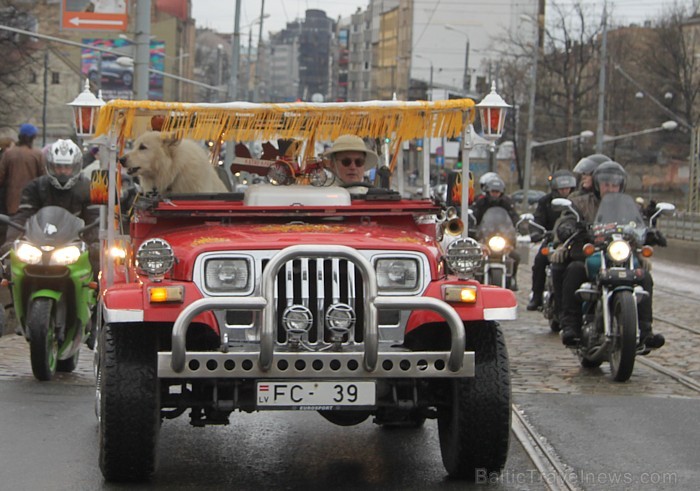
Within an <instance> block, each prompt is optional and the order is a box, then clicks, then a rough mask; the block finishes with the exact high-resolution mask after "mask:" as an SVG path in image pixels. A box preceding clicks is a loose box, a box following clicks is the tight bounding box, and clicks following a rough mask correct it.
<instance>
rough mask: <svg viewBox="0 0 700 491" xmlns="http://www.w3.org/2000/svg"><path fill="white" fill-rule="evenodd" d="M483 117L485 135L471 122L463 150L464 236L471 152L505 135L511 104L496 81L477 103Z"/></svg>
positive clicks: (465, 231)
mask: <svg viewBox="0 0 700 491" xmlns="http://www.w3.org/2000/svg"><path fill="white" fill-rule="evenodd" d="M476 107H477V109H478V111H479V117H480V118H481V126H482V128H483V129H484V133H483V135H481V136H479V135H476V134H475V132H474V126H473V125H472V124H471V123H470V124H469V126H467V129H466V130H465V135H464V148H463V150H462V208H461V217H462V222H464V231H463V232H462V237H468V234H469V220H468V218H467V215H468V213H469V153H470V152H471V150H472V148H474V146H476V145H490V146H491V147H494V146H495V143H496V140H498V139H499V138H500V137H501V136H502V135H503V126H504V124H505V121H506V113H507V112H508V108H510V107H511V106H510V105H509V104H506V101H504V100H503V98H502V97H501V96H500V95H498V93H497V92H496V84H495V82H492V83H491V92H490V93H489V94H488V95H487V96H486V97H484V99H483V100H482V101H481V102H480V103H479V104H477V105H476Z"/></svg>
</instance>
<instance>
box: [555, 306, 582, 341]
mask: <svg viewBox="0 0 700 491" xmlns="http://www.w3.org/2000/svg"><path fill="white" fill-rule="evenodd" d="M560 319H561V324H560V325H561V342H562V344H563V345H564V346H576V345H577V344H578V342H579V341H580V340H581V324H580V318H577V317H576V316H572V315H567V314H566V313H562V314H561V318H560Z"/></svg>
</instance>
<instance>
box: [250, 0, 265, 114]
mask: <svg viewBox="0 0 700 491" xmlns="http://www.w3.org/2000/svg"><path fill="white" fill-rule="evenodd" d="M264 19H265V0H262V6H261V7H260V29H259V30H258V49H257V53H256V55H255V77H254V78H253V102H258V97H259V95H260V93H259V90H258V86H259V85H260V76H259V73H260V51H261V50H262V37H263V20H264Z"/></svg>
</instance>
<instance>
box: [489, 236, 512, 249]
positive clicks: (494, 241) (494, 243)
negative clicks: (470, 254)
mask: <svg viewBox="0 0 700 491" xmlns="http://www.w3.org/2000/svg"><path fill="white" fill-rule="evenodd" d="M488 245H489V249H490V250H491V251H492V252H496V253H499V252H503V249H505V248H506V245H507V241H506V239H504V238H503V237H501V236H500V235H494V236H493V237H491V238H490V239H489V244H488Z"/></svg>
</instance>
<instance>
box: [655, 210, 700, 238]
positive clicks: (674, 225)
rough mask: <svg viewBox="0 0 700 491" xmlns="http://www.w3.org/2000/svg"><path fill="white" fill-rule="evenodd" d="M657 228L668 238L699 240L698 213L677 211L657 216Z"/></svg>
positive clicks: (699, 220)
mask: <svg viewBox="0 0 700 491" xmlns="http://www.w3.org/2000/svg"><path fill="white" fill-rule="evenodd" d="M658 228H659V230H661V231H662V232H663V233H664V234H665V235H666V237H668V238H670V239H681V240H692V241H697V242H700V214H699V213H690V212H686V211H677V212H676V213H675V215H673V216H665V217H661V218H659V221H658Z"/></svg>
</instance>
